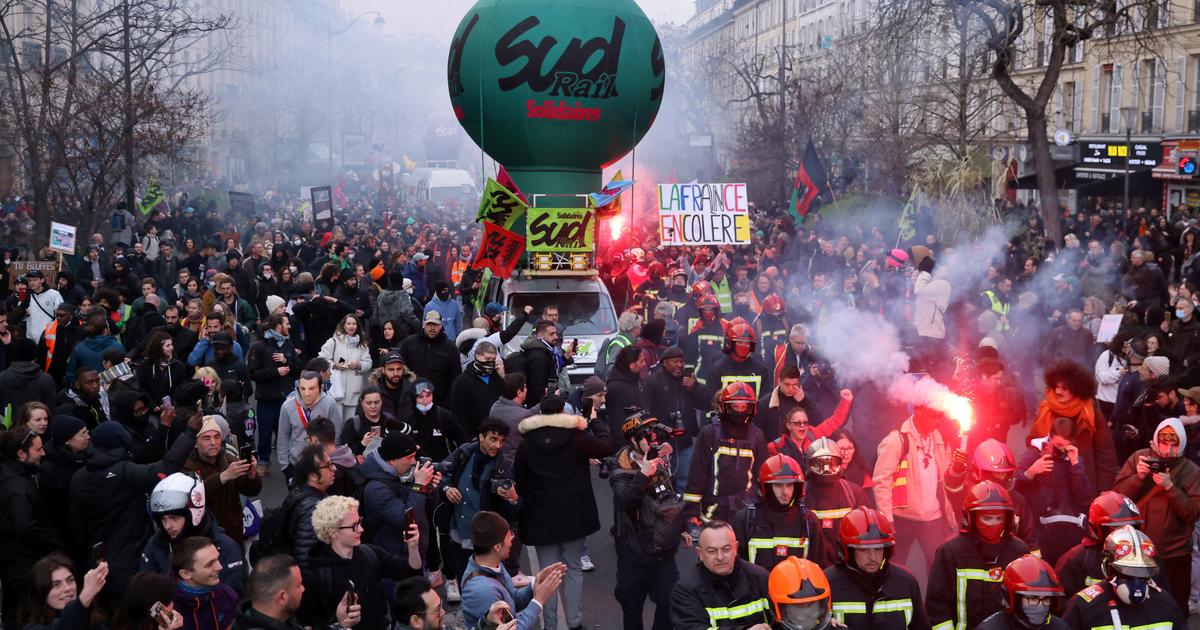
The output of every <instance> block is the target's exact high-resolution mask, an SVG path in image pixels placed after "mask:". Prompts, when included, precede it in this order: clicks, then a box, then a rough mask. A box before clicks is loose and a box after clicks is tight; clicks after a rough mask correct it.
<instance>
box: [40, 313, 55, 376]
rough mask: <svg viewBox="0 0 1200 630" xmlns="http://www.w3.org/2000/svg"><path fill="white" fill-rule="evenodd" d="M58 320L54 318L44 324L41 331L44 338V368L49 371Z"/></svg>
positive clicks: (52, 358)
mask: <svg viewBox="0 0 1200 630" xmlns="http://www.w3.org/2000/svg"><path fill="white" fill-rule="evenodd" d="M57 333H58V320H57V319H56V320H54V321H52V322H50V323H49V324H46V330H45V331H44V332H43V333H42V334H43V338H44V339H45V340H46V366H45V368H44V369H45V370H46V371H47V372H49V371H50V362H51V361H53V360H54V340H55V339H56V338H57V336H58V335H57Z"/></svg>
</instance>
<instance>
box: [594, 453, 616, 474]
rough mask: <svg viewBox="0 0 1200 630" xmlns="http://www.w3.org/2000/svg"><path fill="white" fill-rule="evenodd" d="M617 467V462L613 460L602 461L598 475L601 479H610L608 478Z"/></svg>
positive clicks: (607, 458) (605, 459) (606, 458)
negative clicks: (614, 467)
mask: <svg viewBox="0 0 1200 630" xmlns="http://www.w3.org/2000/svg"><path fill="white" fill-rule="evenodd" d="M615 465H616V462H615V461H613V458H611V457H605V458H604V459H602V460H600V471H599V473H597V474H599V475H600V478H601V479H608V476H609V475H610V474H612V469H613V466H615Z"/></svg>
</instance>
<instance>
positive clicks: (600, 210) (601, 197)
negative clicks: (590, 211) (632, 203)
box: [588, 171, 636, 219]
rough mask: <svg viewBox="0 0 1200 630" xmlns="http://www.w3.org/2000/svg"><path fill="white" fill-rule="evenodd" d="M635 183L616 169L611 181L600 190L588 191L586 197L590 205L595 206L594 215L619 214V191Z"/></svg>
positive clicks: (612, 215)
mask: <svg viewBox="0 0 1200 630" xmlns="http://www.w3.org/2000/svg"><path fill="white" fill-rule="evenodd" d="M635 183H636V182H634V181H633V180H631V179H625V175H623V174H622V173H621V171H617V174H616V175H614V176H613V178H612V181H610V182H609V183H608V185H607V186H605V187H604V188H603V189H601V191H600V192H598V193H589V194H588V199H589V200H590V201H591V203H592V207H594V208H596V216H598V217H600V218H601V219H607V218H610V217H615V216H617V215H619V214H621V193H623V192H625V191H626V190H629V189H630V188H633V185H634V184H635Z"/></svg>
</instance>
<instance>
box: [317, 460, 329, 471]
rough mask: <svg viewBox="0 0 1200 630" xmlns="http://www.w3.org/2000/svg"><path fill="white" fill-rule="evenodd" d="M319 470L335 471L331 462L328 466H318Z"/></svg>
mask: <svg viewBox="0 0 1200 630" xmlns="http://www.w3.org/2000/svg"><path fill="white" fill-rule="evenodd" d="M317 470H333V462H329V463H328V464H324V465H321V466H317Z"/></svg>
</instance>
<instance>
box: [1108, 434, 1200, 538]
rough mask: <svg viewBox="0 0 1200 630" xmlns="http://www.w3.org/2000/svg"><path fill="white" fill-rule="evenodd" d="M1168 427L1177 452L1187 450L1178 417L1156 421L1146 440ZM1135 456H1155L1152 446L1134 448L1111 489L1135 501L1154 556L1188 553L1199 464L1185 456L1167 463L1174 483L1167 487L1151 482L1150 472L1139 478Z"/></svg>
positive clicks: (1198, 501)
mask: <svg viewBox="0 0 1200 630" xmlns="http://www.w3.org/2000/svg"><path fill="white" fill-rule="evenodd" d="M1168 426H1169V427H1171V428H1173V429H1174V430H1175V433H1176V434H1177V435H1178V436H1179V452H1180V453H1183V452H1184V451H1185V450H1186V449H1187V433H1186V432H1185V431H1184V430H1183V423H1181V422H1180V421H1179V419H1178V418H1167V419H1166V420H1163V421H1162V422H1160V423H1158V428H1157V429H1155V430H1154V435H1153V437H1151V438H1150V443H1151V444H1154V443H1156V442H1157V441H1158V433H1159V431H1162V430H1163V428H1164V427H1168ZM1139 457H1148V458H1154V457H1159V455H1157V454H1156V453H1155V452H1154V451H1153V450H1152V449H1148V448H1144V449H1142V450H1140V451H1135V452H1134V453H1133V455H1130V456H1129V459H1127V460H1125V465H1124V466H1122V467H1121V472H1120V474H1118V475H1117V483H1116V484H1115V485H1114V486H1113V490H1115V491H1116V492H1120V493H1121V494H1123V495H1125V496H1127V497H1129V498H1130V499H1132V500H1133V502H1134V503H1136V504H1137V506H1138V509H1139V510H1140V511H1141V513H1142V518H1144V519H1145V524H1144V525H1143V526H1142V527H1141V530H1142V531H1143V532H1145V533H1146V535H1147V536H1149V537H1150V539H1151V540H1153V541H1154V544H1155V546H1156V547H1158V555H1159V557H1162V558H1179V557H1185V556H1187V555H1189V554H1190V553H1191V548H1192V547H1191V539H1192V528H1193V527H1194V526H1195V525H1196V521H1197V520H1200V467H1198V466H1196V464H1194V463H1192V461H1191V460H1189V459H1187V458H1186V457H1178V458H1176V459H1175V460H1174V461H1173V462H1172V463H1171V468H1170V475H1171V481H1172V482H1174V483H1173V485H1172V486H1171V488H1170V489H1169V490H1163V489H1162V487H1161V486H1159V485H1158V484H1156V483H1154V475H1153V474H1150V475H1146V478H1145V479H1139V478H1138V474H1137V463H1138V458H1139Z"/></svg>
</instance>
